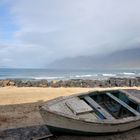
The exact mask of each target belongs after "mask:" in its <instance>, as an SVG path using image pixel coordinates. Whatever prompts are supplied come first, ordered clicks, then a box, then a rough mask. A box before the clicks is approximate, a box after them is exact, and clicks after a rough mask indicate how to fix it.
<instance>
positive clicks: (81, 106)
mask: <svg viewBox="0 0 140 140" xmlns="http://www.w3.org/2000/svg"><path fill="white" fill-rule="evenodd" d="M65 104H66V105H67V107H68V108H69V109H71V111H72V112H73V113H74V114H75V115H78V114H82V113H87V112H91V111H93V109H92V108H91V107H90V106H89V105H88V104H87V103H86V102H85V101H83V100H80V99H79V98H71V99H69V100H67V101H66V103H65Z"/></svg>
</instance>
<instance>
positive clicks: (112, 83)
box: [0, 77, 140, 88]
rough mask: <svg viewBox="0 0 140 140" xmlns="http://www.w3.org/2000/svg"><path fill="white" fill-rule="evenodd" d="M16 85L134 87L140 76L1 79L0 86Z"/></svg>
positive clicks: (138, 83) (139, 83) (139, 82)
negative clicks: (94, 78)
mask: <svg viewBox="0 0 140 140" xmlns="http://www.w3.org/2000/svg"><path fill="white" fill-rule="evenodd" d="M6 86H16V87H87V88H88V87H125V86H126V87H134V86H137V87H138V86H140V77H136V78H109V79H107V80H84V79H70V80H64V81H62V80H59V81H57V80H55V81H47V80H22V79H18V80H17V79H13V80H10V79H7V80H0V87H6Z"/></svg>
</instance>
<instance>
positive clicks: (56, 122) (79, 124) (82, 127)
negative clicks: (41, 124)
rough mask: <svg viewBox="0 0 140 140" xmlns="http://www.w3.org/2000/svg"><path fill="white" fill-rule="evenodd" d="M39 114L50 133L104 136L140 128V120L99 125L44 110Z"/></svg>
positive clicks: (98, 123)
mask: <svg viewBox="0 0 140 140" xmlns="http://www.w3.org/2000/svg"><path fill="white" fill-rule="evenodd" d="M40 113H41V115H42V117H43V119H44V121H45V123H46V125H47V126H48V127H50V128H51V130H52V131H58V132H59V130H60V131H61V130H62V131H63V132H65V130H66V131H67V132H68V133H71V132H72V133H79V134H106V133H118V132H124V131H128V130H131V129H133V128H136V127H139V126H140V119H138V118H136V119H135V120H134V119H130V121H127V122H122V123H113V122H110V123H109V122H108V123H106V122H105V123H100V122H92V123H91V122H86V121H81V120H75V119H72V118H68V117H65V116H61V115H58V114H54V113H52V112H49V111H46V110H42V109H41V110H40Z"/></svg>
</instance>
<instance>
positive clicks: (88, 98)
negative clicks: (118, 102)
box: [84, 96, 115, 120]
mask: <svg viewBox="0 0 140 140" xmlns="http://www.w3.org/2000/svg"><path fill="white" fill-rule="evenodd" d="M84 100H86V102H88V103H89V104H90V105H91V106H92V107H93V108H94V109H95V110H97V111H98V112H99V113H101V114H102V115H103V116H104V117H105V118H106V119H109V120H114V119H115V118H114V117H113V116H112V115H111V114H109V113H108V112H107V111H106V110H105V109H104V108H102V107H101V106H100V105H99V104H98V103H96V102H95V101H94V100H93V99H92V98H91V97H90V96H85V97H84Z"/></svg>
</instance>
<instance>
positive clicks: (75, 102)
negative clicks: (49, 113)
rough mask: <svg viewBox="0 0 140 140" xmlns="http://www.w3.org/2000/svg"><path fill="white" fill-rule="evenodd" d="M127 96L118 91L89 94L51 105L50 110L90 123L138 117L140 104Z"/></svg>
mask: <svg viewBox="0 0 140 140" xmlns="http://www.w3.org/2000/svg"><path fill="white" fill-rule="evenodd" d="M128 95H129V93H128V94H126V93H124V92H121V91H118V90H115V91H102V92H98V91H97V92H89V93H88V94H82V95H79V96H73V97H71V98H68V99H66V100H63V101H60V102H58V103H57V104H53V105H52V106H50V109H51V110H53V111H56V112H59V113H61V114H66V115H70V116H75V117H79V118H81V119H84V120H91V121H92V120H106V119H107V120H114V119H123V118H127V117H135V116H139V115H140V103H138V102H136V101H135V100H133V99H131V98H129V96H128Z"/></svg>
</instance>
